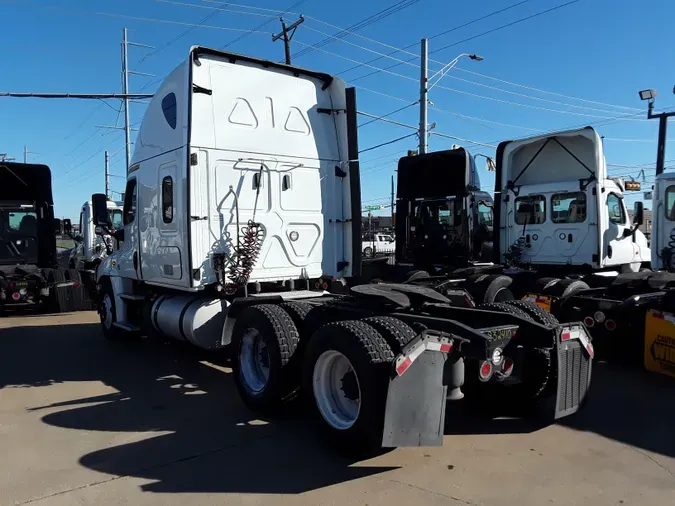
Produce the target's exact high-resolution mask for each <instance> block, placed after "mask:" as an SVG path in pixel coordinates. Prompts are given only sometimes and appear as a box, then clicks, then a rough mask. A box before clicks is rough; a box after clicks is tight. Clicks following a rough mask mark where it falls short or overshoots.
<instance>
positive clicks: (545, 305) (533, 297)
mask: <svg viewBox="0 0 675 506" xmlns="http://www.w3.org/2000/svg"><path fill="white" fill-rule="evenodd" d="M521 300H522V301H523V302H532V303H533V304H536V305H537V306H539V307H540V308H542V309H544V310H546V311H548V312H549V313H550V312H551V297H548V296H546V295H537V294H536V293H528V294H527V295H526V296H525V297H523V298H522V299H521Z"/></svg>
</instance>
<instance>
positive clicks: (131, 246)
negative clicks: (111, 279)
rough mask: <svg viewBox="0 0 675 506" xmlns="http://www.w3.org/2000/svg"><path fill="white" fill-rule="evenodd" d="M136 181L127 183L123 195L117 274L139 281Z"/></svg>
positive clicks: (133, 179) (134, 179) (130, 180)
mask: <svg viewBox="0 0 675 506" xmlns="http://www.w3.org/2000/svg"><path fill="white" fill-rule="evenodd" d="M138 209H140V207H139V205H138V181H137V179H136V178H132V179H129V180H128V181H127V187H126V190H125V194H124V210H123V213H122V223H123V224H124V243H123V244H122V247H121V248H120V251H119V257H118V259H119V260H118V264H117V272H118V275H119V276H122V277H124V278H127V279H139V278H140V277H141V275H140V248H139V240H138V221H139V216H137V214H138V213H137V210H138Z"/></svg>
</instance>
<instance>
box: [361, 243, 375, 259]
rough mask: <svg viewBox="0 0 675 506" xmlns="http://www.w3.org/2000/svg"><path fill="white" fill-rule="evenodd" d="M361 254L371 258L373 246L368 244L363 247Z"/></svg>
mask: <svg viewBox="0 0 675 506" xmlns="http://www.w3.org/2000/svg"><path fill="white" fill-rule="evenodd" d="M363 256H364V257H366V258H373V248H371V247H370V246H366V247H365V248H363Z"/></svg>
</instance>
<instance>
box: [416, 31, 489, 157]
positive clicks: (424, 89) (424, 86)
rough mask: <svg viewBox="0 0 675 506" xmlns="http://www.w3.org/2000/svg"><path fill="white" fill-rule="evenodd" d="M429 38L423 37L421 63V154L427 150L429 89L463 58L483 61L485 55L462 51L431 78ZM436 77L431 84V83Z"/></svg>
mask: <svg viewBox="0 0 675 506" xmlns="http://www.w3.org/2000/svg"><path fill="white" fill-rule="evenodd" d="M428 42H429V41H428V40H427V39H422V51H421V58H420V61H421V65H420V71H421V72H420V127H419V130H418V137H419V140H420V146H419V152H420V155H423V154H425V153H426V152H427V140H428V139H427V135H428V134H427V132H428V129H427V117H428V107H429V91H430V90H431V89H432V88H433V87H434V86H436V85H437V84H438V83H439V82H440V81H441V79H443V76H445V74H447V73H448V72H449V71H450V70H451V69H452V68H453V67H454V66H455V65H457V62H458V61H459V60H461V59H462V58H469V59H470V60H473V61H483V57H482V56H479V55H477V54H473V53H462V54H460V55H459V56H457V57H456V58H455V59H453V60H452V61H451V62H449V63H447V64H445V65H444V66H443V68H442V69H441V70H439V71H438V72H436V73H435V74H434V75H433V76H431V79H429V78H427V63H428V59H429V52H428V51H429V49H428V47H429V46H428ZM434 78H436V82H434V83H433V84H432V85H431V86H429V83H430V82H431V81H432V80H433V79H434Z"/></svg>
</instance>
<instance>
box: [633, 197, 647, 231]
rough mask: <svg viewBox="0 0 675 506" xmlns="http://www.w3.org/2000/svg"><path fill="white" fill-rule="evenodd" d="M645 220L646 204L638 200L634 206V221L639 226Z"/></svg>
mask: <svg viewBox="0 0 675 506" xmlns="http://www.w3.org/2000/svg"><path fill="white" fill-rule="evenodd" d="M644 222H645V205H644V204H643V203H642V202H639V201H638V202H636V203H635V206H634V207H633V223H634V224H635V225H637V226H638V227H639V226H640V225H642V224H643V223H644Z"/></svg>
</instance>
